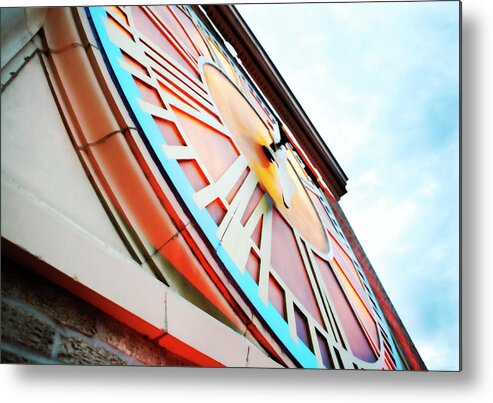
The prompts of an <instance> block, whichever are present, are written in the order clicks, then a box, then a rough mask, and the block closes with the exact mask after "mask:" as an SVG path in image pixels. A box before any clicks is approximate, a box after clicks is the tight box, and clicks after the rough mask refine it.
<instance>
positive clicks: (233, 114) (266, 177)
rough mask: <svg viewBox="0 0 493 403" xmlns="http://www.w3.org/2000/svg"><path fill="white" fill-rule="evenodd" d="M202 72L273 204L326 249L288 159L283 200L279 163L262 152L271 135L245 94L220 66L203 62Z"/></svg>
mask: <svg viewBox="0 0 493 403" xmlns="http://www.w3.org/2000/svg"><path fill="white" fill-rule="evenodd" d="M203 76H204V81H205V82H206V84H207V87H208V89H209V93H210V94H211V96H212V98H213V100H214V103H215V105H216V107H217V108H218V110H219V112H220V114H221V117H222V119H223V120H224V123H225V125H226V127H227V128H228V129H229V132H230V133H231V136H232V138H233V139H234V141H235V142H236V144H237V146H238V148H239V150H240V152H241V153H242V154H243V155H244V156H245V157H246V159H247V161H248V164H249V166H250V168H251V169H252V170H253V171H254V172H255V173H256V175H257V176H258V178H259V180H260V183H261V184H262V185H263V186H264V188H265V189H266V191H267V192H268V193H269V195H270V196H271V197H272V199H273V201H274V203H275V204H276V206H277V208H278V209H279V210H280V211H281V213H282V214H283V215H284V217H285V218H286V219H287V220H288V221H289V223H290V224H291V225H292V226H294V227H295V228H296V229H297V230H298V231H299V232H300V233H301V235H302V237H303V238H304V239H305V240H306V241H308V242H310V243H311V244H312V245H313V246H314V247H315V248H316V249H317V250H319V251H320V252H321V253H328V252H329V243H328V240H327V236H326V231H325V229H324V227H323V225H322V223H321V221H320V218H319V216H318V213H317V211H316V210H315V207H314V206H313V203H312V202H311V200H310V197H309V195H308V194H307V191H306V190H305V187H304V186H303V184H302V182H301V180H300V179H299V178H298V175H297V174H296V172H295V170H294V169H293V167H292V166H291V164H289V163H288V164H287V171H288V172H287V174H288V175H289V178H290V180H291V181H292V183H293V185H294V187H295V189H294V193H293V195H292V198H291V200H290V202H291V203H290V207H287V206H286V205H285V203H284V201H283V188H282V186H281V178H280V172H279V170H280V169H284V168H283V167H280V166H279V164H278V163H277V162H276V161H270V160H269V158H268V157H267V156H266V153H265V151H264V150H265V148H266V147H269V146H270V145H271V144H272V143H273V141H274V139H273V137H272V135H271V132H270V131H269V129H268V128H267V126H266V125H265V123H264V122H263V121H262V119H261V118H260V116H259V115H258V114H257V112H256V111H255V109H254V108H253V107H252V106H251V104H250V103H249V102H248V100H247V99H246V98H245V96H244V95H243V94H242V93H241V92H240V91H239V90H238V88H237V87H236V86H235V85H234V84H233V83H232V82H231V80H229V78H228V77H226V75H225V74H224V73H223V72H222V71H221V70H220V69H218V68H217V67H216V66H214V65H212V64H210V63H204V64H203Z"/></svg>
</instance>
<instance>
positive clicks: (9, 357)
mask: <svg viewBox="0 0 493 403" xmlns="http://www.w3.org/2000/svg"><path fill="white" fill-rule="evenodd" d="M0 362H1V363H2V364H34V362H33V361H31V360H28V359H27V358H24V357H22V356H20V355H18V354H15V353H13V352H11V351H5V350H0Z"/></svg>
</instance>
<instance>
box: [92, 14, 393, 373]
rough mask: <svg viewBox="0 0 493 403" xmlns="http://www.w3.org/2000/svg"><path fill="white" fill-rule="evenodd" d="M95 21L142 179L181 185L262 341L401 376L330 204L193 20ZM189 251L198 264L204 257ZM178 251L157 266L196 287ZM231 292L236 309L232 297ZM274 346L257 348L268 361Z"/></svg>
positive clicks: (242, 77) (313, 359) (327, 361)
mask: <svg viewBox="0 0 493 403" xmlns="http://www.w3.org/2000/svg"><path fill="white" fill-rule="evenodd" d="M89 15H90V16H91V18H92V23H93V24H94V29H95V32H96V33H97V36H98V38H99V41H100V44H101V49H102V51H103V52H104V54H105V57H106V62H107V66H108V68H110V69H111V70H112V72H113V73H114V74H113V76H114V80H115V84H116V85H117V87H118V89H119V91H120V92H121V94H122V97H123V99H124V101H125V103H126V106H127V108H128V110H129V111H130V112H131V114H132V119H134V123H135V125H136V126H137V127H138V128H139V133H140V136H141V137H142V138H143V139H144V140H145V145H144V146H143V149H142V150H141V151H142V154H143V155H144V154H145V153H147V154H145V155H146V156H149V160H151V161H152V163H153V164H156V166H157V168H158V169H155V170H148V171H146V172H147V173H148V174H149V176H152V175H154V174H155V172H157V174H159V175H162V176H163V177H164V178H165V179H166V181H169V183H171V184H172V185H173V188H172V191H173V192H174V195H176V197H177V198H178V199H179V200H180V205H181V206H184V207H183V208H184V209H186V211H187V213H188V216H189V217H190V220H193V225H192V226H191V227H193V228H194V232H193V234H192V233H190V234H188V237H189V238H190V239H191V238H194V237H196V238H200V240H201V241H204V240H206V242H208V243H207V248H208V249H207V252H208V253H209V252H210V251H213V254H211V255H213V259H215V263H216V266H215V267H216V268H215V269H214V270H217V272H219V271H220V272H221V273H220V275H222V276H223V275H224V274H226V277H227V279H228V281H227V282H225V283H224V284H221V286H217V289H219V290H221V291H220V292H221V293H224V295H225V297H226V298H228V301H229V300H230V299H232V298H235V299H237V301H238V302H240V303H241V305H243V304H245V302H247V305H248V307H249V309H251V312H254V316H255V317H254V319H255V321H254V322H257V323H261V326H262V327H261V328H260V327H259V328H257V330H258V329H261V330H260V332H265V333H269V335H270V336H269V338H270V337H271V335H274V336H275V337H274V339H275V340H276V343H279V346H281V348H282V351H283V352H287V353H288V354H289V356H290V357H292V358H293V359H294V361H295V362H296V363H297V364H298V365H299V366H302V367H309V368H313V367H320V368H322V367H326V368H348V367H349V368H372V369H382V368H395V367H396V366H397V367H398V365H399V364H398V361H397V360H396V359H395V357H396V354H395V350H394V349H395V347H393V345H392V340H391V338H390V337H389V332H388V330H387V329H388V328H387V325H386V323H385V322H384V321H383V320H382V319H381V310H380V309H379V307H378V304H377V303H376V302H375V297H374V295H373V294H372V292H371V290H370V288H369V286H368V282H367V280H366V278H365V276H364V274H363V272H362V270H361V267H360V266H359V263H358V262H357V259H356V257H355V255H354V252H353V251H352V249H351V247H350V246H349V244H348V242H347V239H345V237H344V234H343V231H342V230H341V227H340V226H339V224H338V222H337V219H336V217H335V215H334V213H333V211H332V209H331V206H330V203H329V202H328V200H327V199H326V197H325V196H324V193H323V191H322V190H321V189H320V188H319V187H318V185H317V183H315V182H314V181H312V180H311V179H310V178H311V177H312V175H309V174H308V171H307V168H306V165H305V163H304V162H303V161H304V160H303V158H300V153H299V151H297V150H296V148H292V147H287V146H285V145H281V141H279V138H280V135H279V133H278V132H276V125H277V123H276V122H275V119H274V118H273V117H272V116H273V113H272V111H271V109H270V108H269V107H268V106H267V102H266V101H265V98H264V97H263V95H262V94H261V93H260V92H259V91H258V90H257V89H256V86H255V85H254V84H253V83H252V81H251V79H250V78H248V75H247V74H245V72H244V70H243V69H242V67H241V66H240V65H239V64H238V63H236V62H235V59H234V57H231V56H229V55H228V52H227V51H226V50H225V47H224V46H223V44H221V41H219V40H218V39H217V38H216V36H215V34H214V33H213V32H211V30H210V29H209V28H207V27H206V25H205V24H203V23H202V22H201V20H200V18H199V17H198V16H197V14H196V13H195V11H194V10H193V9H192V8H190V7H187V6H163V7H155V6H132V7H106V8H99V7H91V8H90V9H89ZM286 130H289V128H286ZM283 147H284V148H283ZM307 165H309V164H307ZM148 168H149V167H144V169H148ZM161 179H162V178H161ZM158 182H159V181H155V183H154V186H158ZM163 192H164V191H163ZM167 213H170V212H169V211H167ZM173 213H174V212H173V211H172V212H171V213H170V214H171V215H172V214H173ZM143 214H145V213H143ZM195 229H197V231H195ZM184 230H186V228H184ZM190 239H188V238H187V240H186V241H187V242H189V244H188V246H189V247H190V250H191V253H190V254H191V255H194V256H199V255H200V253H201V251H199V250H196V249H194V248H198V247H197V244H198V242H195V239H193V241H192V240H190ZM184 242H185V240H184ZM153 246H154V247H155V248H156V249H159V247H160V245H153ZM161 250H162V249H161ZM161 250H160V251H161ZM170 253H171V255H170V254H166V253H163V254H162V256H163V257H164V258H165V259H167V261H168V262H170V263H171V264H173V265H175V266H176V267H177V270H181V271H180V272H181V273H182V274H183V275H184V276H185V277H187V276H188V277H187V279H189V280H190V282H191V283H192V284H193V285H194V286H195V287H197V288H198V287H199V286H200V284H201V283H200V281H201V278H200V276H201V275H202V276H203V277H205V276H209V275H210V272H207V274H206V273H205V268H204V273H201V272H200V273H199V274H197V273H194V274H193V275H192V274H191V273H190V270H189V266H187V265H186V264H182V269H180V267H179V266H180V263H182V262H180V259H184V258H185V257H186V256H175V255H173V253H172V251H171V252H170ZM217 263H219V264H217ZM210 270H212V269H210ZM213 274H214V275H216V274H218V273H213ZM218 278H219V277H218ZM221 278H224V277H221ZM233 286H234V289H235V290H240V293H239V294H234V295H235V296H234V297H232V296H231V295H232V294H227V293H228V292H230V289H231V288H233ZM217 289H216V288H214V290H215V291H217ZM205 291H209V290H205ZM201 292H202V291H201ZM235 292H236V291H235ZM203 295H207V293H206V292H204V293H203ZM240 300H241V301H240ZM238 309H239V308H238ZM236 313H238V315H239V316H240V315H245V312H244V311H241V312H236ZM258 319H260V320H258ZM248 326H256V325H254V324H253V322H252V323H250V324H248ZM264 326H265V327H264ZM265 333H262V334H263V335H264V334H265ZM252 334H253V332H252ZM269 338H263V337H262V338H259V339H257V340H256V342H260V341H259V340H263V341H262V342H260V343H264V344H263V346H264V347H267V350H268V351H269V347H271V346H269V345H268V344H269V343H270V342H269V341H266V340H268V339H269ZM276 348H277V347H276Z"/></svg>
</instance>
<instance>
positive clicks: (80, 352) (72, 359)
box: [57, 336, 127, 365]
mask: <svg viewBox="0 0 493 403" xmlns="http://www.w3.org/2000/svg"><path fill="white" fill-rule="evenodd" d="M57 359H58V360H59V361H61V362H63V363H66V364H81V365H127V362H126V361H124V360H122V359H121V358H120V357H118V356H117V355H115V354H113V353H112V352H110V351H107V350H105V349H103V348H101V347H94V346H91V345H89V344H88V343H86V342H85V341H84V340H81V339H76V338H71V337H65V336H62V339H61V342H60V348H59V350H58V357H57Z"/></svg>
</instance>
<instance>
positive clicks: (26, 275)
mask: <svg viewBox="0 0 493 403" xmlns="http://www.w3.org/2000/svg"><path fill="white" fill-rule="evenodd" d="M2 295H4V296H11V297H14V298H17V299H19V300H21V301H23V302H24V303H26V304H28V305H31V306H33V307H35V308H37V309H39V310H40V311H41V312H43V313H44V314H46V315H47V316H50V317H51V318H53V319H54V320H55V321H56V322H58V323H60V324H61V325H63V326H66V327H68V328H71V329H73V330H77V331H79V332H81V333H83V334H84V335H86V336H92V335H94V334H95V333H96V317H97V310H96V309H95V308H93V307H91V306H90V305H89V304H87V303H86V302H84V301H82V300H80V299H78V298H77V297H74V296H73V295H70V294H69V293H67V292H66V291H65V290H63V289H61V288H59V287H57V286H56V285H54V284H53V283H51V282H50V281H48V280H46V279H44V278H42V277H40V276H38V275H37V274H35V273H33V272H30V271H29V270H25V269H23V268H20V267H19V266H15V265H14V264H12V263H11V262H9V261H8V260H3V261H2Z"/></svg>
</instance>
